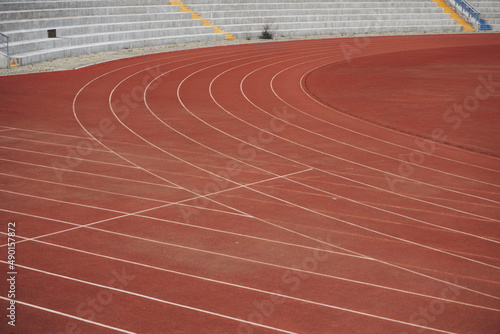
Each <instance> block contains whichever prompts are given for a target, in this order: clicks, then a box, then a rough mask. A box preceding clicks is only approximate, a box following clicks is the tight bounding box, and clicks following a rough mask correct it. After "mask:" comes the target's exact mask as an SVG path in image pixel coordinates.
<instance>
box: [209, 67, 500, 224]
mask: <svg viewBox="0 0 500 334" xmlns="http://www.w3.org/2000/svg"><path fill="white" fill-rule="evenodd" d="M325 59H329V57H325ZM257 70H259V69H257ZM257 70H255V71H257ZM255 71H253V72H255ZM253 72H250V73H249V74H247V76H245V77H244V78H243V80H242V81H241V83H240V91H241V94H242V95H243V96H244V97H245V99H246V100H247V101H248V102H249V103H250V104H252V105H253V106H254V107H255V108H257V109H259V110H261V111H262V112H264V113H266V114H268V115H270V116H271V117H272V118H273V119H277V120H280V121H282V122H285V123H287V124H290V125H292V126H294V125H293V123H290V122H287V121H286V120H282V119H278V118H277V117H276V116H273V115H272V114H270V113H268V112H267V111H265V110H264V109H262V108H260V107H259V106H257V105H256V104H255V103H253V102H252V101H251V100H250V99H249V98H248V97H247V96H246V94H245V92H244V90H243V82H244V81H245V80H246V78H247V77H248V76H249V75H250V74H252V73H253ZM223 73H224V72H223ZM223 73H221V74H219V76H220V75H222V74H223ZM217 78H218V76H217V77H215V78H214V81H215V80H216V79H217ZM211 87H212V84H211V85H210V91H211ZM211 93H212V91H211ZM211 96H212V99H213V100H214V102H215V103H217V102H216V101H215V98H214V97H213V95H212V94H211ZM217 105H218V106H220V107H221V108H222V109H223V110H224V111H225V112H226V113H228V114H229V115H231V116H232V117H234V118H235V119H238V120H239V121H241V122H243V123H245V124H247V125H249V126H251V127H253V128H256V129H257V130H259V131H262V132H264V133H267V134H269V135H271V136H274V137H276V138H279V139H282V140H283V141H286V142H289V143H291V144H293V145H296V146H299V147H302V148H305V149H307V150H310V151H313V152H315V153H319V154H321V155H325V156H328V157H331V158H334V159H338V160H341V161H344V162H346V163H350V164H353V165H357V166H359V167H362V168H367V169H370V170H374V171H376V172H379V173H381V174H384V173H385V174H388V175H391V176H393V177H395V178H402V179H405V180H407V181H410V182H414V183H418V184H422V185H425V186H429V187H431V188H437V189H440V190H443V191H449V192H453V193H457V194H460V195H463V196H468V197H474V198H477V199H480V200H484V201H489V202H493V203H495V204H500V202H498V201H495V200H492V199H489V198H484V197H480V196H477V195H472V194H469V193H465V192H460V191H457V190H454V189H450V188H445V187H442V186H438V185H434V184H431V183H427V182H424V181H420V180H416V179H412V178H410V177H405V176H402V175H396V174H394V173H391V172H387V171H384V170H381V169H378V168H376V167H372V166H369V165H365V164H363V163H359V162H355V161H352V160H349V159H347V158H343V157H340V156H338V155H334V154H330V153H327V152H323V151H321V150H318V149H315V148H313V147H309V146H307V145H304V144H301V143H299V142H296V141H293V140H291V139H288V138H285V137H282V136H279V135H277V134H276V133H273V132H270V131H268V130H266V129H262V128H259V127H258V126H256V125H253V124H252V123H250V122H247V121H245V120H243V119H242V118H240V117H237V116H235V115H234V114H232V113H230V112H229V111H228V110H227V109H225V108H223V107H222V106H221V105H220V104H219V103H217ZM205 123H206V122H205ZM207 124H208V123H207ZM211 127H213V128H214V129H216V130H218V131H220V132H223V131H222V130H220V129H218V128H216V127H214V126H211ZM223 133H225V132H223ZM240 141H241V140H240ZM247 144H248V145H251V144H250V143H247ZM251 146H254V147H256V146H255V145H251ZM353 147H354V146H353ZM261 149H262V150H264V151H266V152H268V151H267V150H265V149H263V148H261ZM269 153H271V152H270V151H269ZM275 155H277V156H281V157H283V158H285V157H284V156H282V155H280V154H277V153H275ZM392 159H394V160H396V161H398V162H400V160H398V159H395V158H392ZM289 160H290V161H292V162H294V163H300V162H298V161H296V160H294V159H289ZM303 165H304V166H308V167H311V166H309V165H307V164H304V163H303ZM421 167H422V166H421ZM424 168H428V167H424ZM316 169H317V170H321V171H324V172H325V173H329V174H332V175H335V176H338V175H337V174H335V173H331V172H328V171H326V170H323V169H321V168H316ZM436 171H438V170H436ZM338 177H340V176H338ZM346 179H349V178H346ZM465 179H468V178H465ZM468 180H470V181H477V180H472V179H468ZM351 181H353V182H356V183H359V184H363V185H365V186H369V187H371V188H375V189H378V190H381V191H385V192H389V193H391V194H397V195H400V194H398V193H396V192H394V191H391V190H388V189H384V188H380V187H376V186H372V185H369V184H366V183H364V182H361V181H357V180H351ZM477 182H478V183H484V182H482V181H477ZM486 184H488V185H492V186H495V187H500V185H495V184H489V183H486ZM405 197H407V198H411V199H413V200H416V201H424V200H422V199H418V198H415V197H411V196H407V195H405ZM424 202H425V201H424ZM426 203H427V204H431V205H438V206H441V207H443V208H447V209H451V210H456V211H459V212H462V213H466V214H472V213H469V212H466V211H462V210H458V209H454V208H450V207H447V206H443V205H439V204H436V203H432V202H426ZM472 215H474V214H472ZM476 216H477V215H476Z"/></svg>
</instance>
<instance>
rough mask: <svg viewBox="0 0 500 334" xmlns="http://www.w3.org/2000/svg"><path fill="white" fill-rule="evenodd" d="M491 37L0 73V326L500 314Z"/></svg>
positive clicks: (490, 327) (367, 324) (297, 45)
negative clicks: (12, 261)
mask: <svg viewBox="0 0 500 334" xmlns="http://www.w3.org/2000/svg"><path fill="white" fill-rule="evenodd" d="M499 44H500V36H499V35H498V34H484V35H483V34H477V35H476V34H474V35H470V34H468V35H433V36H404V37H370V38H346V39H344V38H342V39H327V40H309V41H293V42H272V43H258V44H248V45H240V46H226V47H217V48H202V49H197V50H188V51H178V52H171V53H164V54H156V55H149V56H144V57H137V58H132V59H126V60H121V61H115V62H109V63H104V64H100V65H96V66H92V67H88V68H83V69H79V70H74V71H65V72H55V73H44V74H31V75H21V76H12V77H2V78H0V85H1V89H0V101H1V104H0V108H1V112H0V125H1V126H0V141H1V144H0V151H1V155H0V164H1V170H0V180H1V189H0V193H1V200H0V209H1V221H2V224H1V226H2V228H1V233H2V234H1V236H2V238H1V241H2V249H3V251H2V254H3V255H2V258H1V259H0V263H1V268H2V269H1V271H0V272H1V273H2V276H3V277H2V279H1V280H0V281H1V285H0V288H1V289H0V290H1V292H0V305H1V309H2V311H1V313H2V316H1V318H0V319H2V320H1V324H0V329H1V330H0V332H2V333H117V332H120V333H205V334H207V333H224V334H233V333H235V334H236V333H312V334H317V333H398V334H406V333H483V334H484V333H499V329H500V275H499V273H500V259H499V255H500V247H499V243H500V229H499V218H500V217H499V201H500V192H499V187H500V179H499V172H500V160H499V159H500V158H499V154H500V150H499V146H498V145H499V144H498V142H499V138H498V128H499V126H498V125H499V120H500V118H499V109H498V106H499V105H500V93H499V91H500V84H499V82H500V70H499V69H500V52H499ZM454 105H457V107H454ZM450 108H451V109H450ZM8 222H15V223H16V225H15V229H16V237H15V240H16V242H17V243H16V271H17V275H16V296H15V299H16V301H17V303H16V327H11V326H8V324H7V321H8V320H9V319H7V318H6V315H7V310H6V308H7V306H8V305H9V304H8V303H9V301H8V300H7V291H8V290H9V287H8V286H7V283H6V282H7V281H6V278H7V272H8V271H9V268H8V266H7V262H6V261H7V245H6V244H7V231H8V230H7V227H8V226H7V223H8Z"/></svg>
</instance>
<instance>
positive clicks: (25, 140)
mask: <svg viewBox="0 0 500 334" xmlns="http://www.w3.org/2000/svg"><path fill="white" fill-rule="evenodd" d="M0 138H5V139H14V140H18V141H21V142H30V143H37V144H43V145H47V146H63V147H71V148H78V146H77V145H69V144H58V143H54V142H46V141H41V140H34V139H27V138H22V137H11V136H0ZM92 151H95V152H99V153H112V152H110V151H105V150H101V149H98V148H92Z"/></svg>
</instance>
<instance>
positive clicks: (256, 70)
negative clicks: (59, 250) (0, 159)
mask: <svg viewBox="0 0 500 334" xmlns="http://www.w3.org/2000/svg"><path fill="white" fill-rule="evenodd" d="M301 58H305V57H297V58H295V59H301ZM323 59H325V60H329V61H328V64H334V63H337V62H341V61H342V60H340V61H333V62H331V61H330V60H331V57H330V56H328V57H323V58H316V59H314V60H310V61H306V62H303V63H300V64H304V63H312V62H316V61H319V60H323ZM288 61H289V60H282V61H279V62H275V63H271V64H267V65H265V66H263V67H260V68H257V69H255V70H253V71H251V72H250V73H248V74H247V75H246V76H245V77H244V78H243V80H242V81H241V82H240V91H241V92H242V95H243V96H244V97H245V99H246V100H247V101H248V102H249V103H251V104H252V105H253V106H255V107H256V108H257V109H259V110H260V111H262V112H263V113H265V114H267V115H269V116H270V117H271V118H274V119H277V117H276V116H275V115H273V114H271V113H269V112H267V111H266V110H264V109H263V108H260V107H259V106H257V105H256V104H254V103H253V102H252V101H251V100H250V99H249V98H248V97H247V96H246V94H245V93H244V89H243V84H244V82H245V80H247V78H248V77H249V76H251V75H252V74H254V73H256V72H258V71H261V70H262V69H264V68H267V67H271V66H275V65H276V64H280V63H285V62H288ZM300 64H299V65H300ZM294 66H297V65H293V66H292V67H294ZM238 67H242V66H241V65H240V66H236V67H233V68H230V69H228V70H226V71H224V72H222V73H220V74H219V76H221V75H223V74H225V73H227V72H229V71H232V70H234V69H236V68H238ZM289 68H290V67H289ZM287 69H288V68H285V69H283V70H281V71H280V72H278V73H277V74H275V75H274V76H273V78H272V79H271V82H270V88H271V91H272V92H273V94H274V95H275V96H276V97H277V98H278V99H279V100H281V101H283V100H282V99H281V98H280V97H279V96H278V95H277V94H276V92H275V90H274V87H273V80H274V78H275V77H276V76H277V75H279V74H280V73H281V72H283V71H285V70H287ZM216 79H217V77H216V78H214V81H215V80H216ZM283 102H284V103H285V104H286V105H288V106H290V107H292V108H293V109H294V110H296V111H298V112H300V113H303V114H306V113H304V112H303V111H302V110H300V109H298V108H295V107H293V106H291V105H290V104H288V103H286V102H285V101H283ZM307 115H308V114H307ZM280 121H282V122H283V123H286V124H288V125H290V126H292V127H295V128H298V129H300V130H303V131H305V132H308V133H311V134H313V135H316V136H318V137H321V138H324V139H326V140H329V141H332V142H335V143H337V144H341V145H345V146H348V147H351V148H354V149H358V150H361V151H364V152H366V153H369V154H373V155H378V156H381V157H384V158H385V159H389V160H394V161H396V162H398V163H399V162H401V161H400V160H399V159H397V158H395V157H391V156H388V155H385V154H382V153H380V152H378V151H371V150H368V149H365V148H363V147H361V146H356V145H352V144H349V143H347V142H345V141H341V140H337V139H334V138H332V137H329V136H326V135H323V134H320V133H318V132H316V131H313V130H310V129H307V128H305V127H302V126H300V125H297V124H294V123H291V122H289V121H287V120H286V119H282V120H280ZM337 127H338V126H337ZM340 128H341V127H340ZM259 129H260V128H259ZM324 154H328V153H326V152H324ZM408 163H409V164H410V165H414V166H416V167H420V168H424V169H429V170H432V171H434V172H438V173H444V174H447V175H450V176H453V177H458V178H463V179H466V180H469V181H474V182H478V183H483V184H487V185H491V186H494V187H500V185H497V184H494V183H490V182H485V181H481V180H476V179H472V178H469V177H466V176H461V175H458V174H453V173H450V172H445V171H441V170H438V169H434V168H431V167H427V166H424V165H422V164H416V163H412V162H411V161H409V162H408ZM497 172H498V171H497ZM417 182H418V181H417ZM445 189H448V188H445ZM450 191H451V190H450ZM470 196H472V197H477V198H479V199H483V200H489V199H486V198H482V197H478V196H474V195H470ZM494 202H495V203H498V204H500V202H496V201H494Z"/></svg>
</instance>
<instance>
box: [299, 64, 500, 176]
mask: <svg viewBox="0 0 500 334" xmlns="http://www.w3.org/2000/svg"><path fill="white" fill-rule="evenodd" d="M321 66H324V65H320V66H318V67H317V68H313V69H312V70H310V71H308V72H306V73H305V74H304V75H303V76H302V78H305V77H306V76H308V75H309V74H310V73H311V72H313V71H314V70H316V69H318V68H320V67H321ZM302 78H301V81H300V86H301V89H302V91H303V93H304V94H305V95H306V96H307V97H308V98H309V99H310V100H312V101H313V102H314V103H317V104H319V105H321V106H323V107H325V108H327V109H329V110H331V111H333V112H335V113H337V114H339V115H342V116H345V117H348V118H351V119H354V120H357V121H361V122H363V123H365V124H368V125H371V126H376V127H378V128H380V129H383V130H385V131H390V132H394V133H396V134H399V135H403V136H406V137H410V138H412V139H415V138H418V137H416V136H415V135H412V134H409V133H406V132H403V131H397V130H394V129H391V128H388V127H384V126H382V125H380V124H377V123H375V122H370V121H367V120H365V119H363V118H359V117H354V116H352V115H350V114H348V113H343V112H340V111H339V110H337V109H335V108H332V107H331V106H329V105H328V104H326V103H324V102H323V101H320V100H318V99H315V98H314V97H313V96H311V94H310V93H308V92H307V90H308V89H307V88H306V87H307V85H305V80H303V79H302ZM436 144H439V142H436ZM441 146H442V147H443V148H453V149H455V150H457V151H461V152H466V153H472V154H474V155H479V156H481V157H482V158H484V157H488V158H491V159H493V160H500V158H499V157H496V156H492V155H484V154H482V153H479V152H475V151H472V150H465V149H462V148H460V147H457V146H451V145H444V144H441ZM409 149H410V148H409ZM410 150H411V149H410ZM471 166H475V165H471ZM477 167H479V168H484V167H480V166H477ZM485 169H488V170H492V171H495V172H497V171H496V170H493V169H489V168H485Z"/></svg>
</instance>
